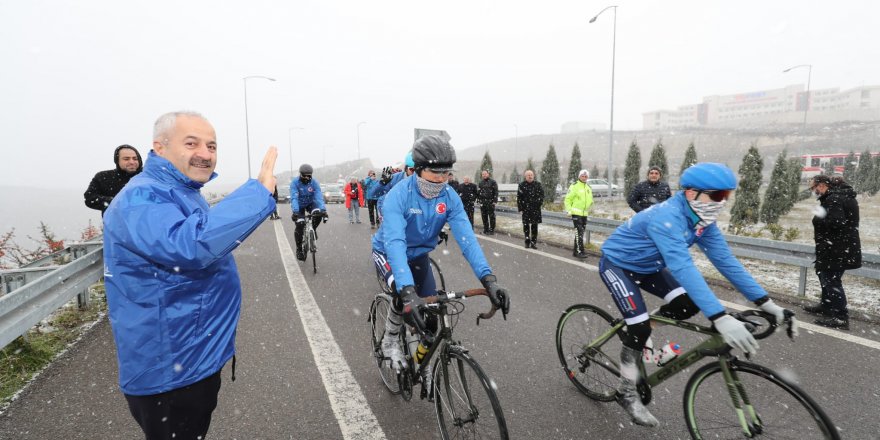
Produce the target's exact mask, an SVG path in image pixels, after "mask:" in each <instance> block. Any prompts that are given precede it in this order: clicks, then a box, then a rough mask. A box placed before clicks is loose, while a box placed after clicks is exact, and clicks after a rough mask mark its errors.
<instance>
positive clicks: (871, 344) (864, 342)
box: [477, 235, 880, 350]
mask: <svg viewBox="0 0 880 440" xmlns="http://www.w3.org/2000/svg"><path fill="white" fill-rule="evenodd" d="M477 238H479V239H480V240H486V241H491V242H492V243H497V244H500V245H504V246H508V247H511V248H514V249H518V250H521V251H525V252H532V253H535V254H540V255H541V256H542V257H547V258H552V259H554V260H558V261H562V262H565V263H568V264H571V265H573V266H577V267H580V268H584V269H587V270H591V271H593V272H597V273H598V272H599V267H598V266H593V265H592V264H587V263H582V262H580V261H575V260H571V259H568V258H565V257H560V256H558V255H553V254H548V253H546V252H541V251H539V250H535V249H528V250H527V249H525V248H522V247H520V246H518V245H515V244H513V243H510V242H506V241H504V240H499V239H497V238H491V237H486V236H485V235H477ZM719 301H721V304H722V305H724V307H728V308H731V309H736V310H749V309H752V308H754V307H749V306H744V305H740V304H736V303H732V302H729V301H724V300H719ZM798 325H799V327H800V328H801V329H803V330H809V331H811V332H814V333H821V334H823V335H826V336H831V337H832V338H837V339H840V340H843V341H847V342H852V343H853V344H859V345H861V346H863V347H868V348H873V349H875V350H880V342H877V341H874V340H871V339H867V338H862V337H859V336H855V335H851V334H849V333H844V332H842V331H838V330H834V329H830V328H827V327H822V326H820V325H816V324H811V323H809V322H804V321H800V320H799V321H798Z"/></svg>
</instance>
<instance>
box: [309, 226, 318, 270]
mask: <svg viewBox="0 0 880 440" xmlns="http://www.w3.org/2000/svg"><path fill="white" fill-rule="evenodd" d="M317 239H318V238H317V237H316V234H315V230H314V229H311V230H309V248H310V249H311V251H312V273H318V261H317V257H316V256H315V254H317V252H318V243H317Z"/></svg>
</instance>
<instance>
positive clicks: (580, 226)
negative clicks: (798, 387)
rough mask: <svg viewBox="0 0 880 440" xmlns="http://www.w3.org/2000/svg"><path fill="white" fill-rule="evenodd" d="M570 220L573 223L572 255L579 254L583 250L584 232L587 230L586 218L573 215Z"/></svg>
mask: <svg viewBox="0 0 880 440" xmlns="http://www.w3.org/2000/svg"><path fill="white" fill-rule="evenodd" d="M571 220H572V221H573V222H574V228H575V231H576V232H575V234H574V253H576V254H581V253H584V252H586V251H585V250H584V231H586V230H587V217H586V216H582V215H573V216H571Z"/></svg>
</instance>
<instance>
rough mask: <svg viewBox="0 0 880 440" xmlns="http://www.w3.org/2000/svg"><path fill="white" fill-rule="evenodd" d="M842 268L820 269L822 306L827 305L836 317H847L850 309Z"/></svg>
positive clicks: (818, 274) (818, 272) (817, 273)
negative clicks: (847, 303)
mask: <svg viewBox="0 0 880 440" xmlns="http://www.w3.org/2000/svg"><path fill="white" fill-rule="evenodd" d="M843 272H844V271H842V270H819V269H816V276H817V277H819V284H820V285H821V286H822V299H821V303H820V304H822V307H825V308H826V309H827V310H828V311H830V312H831V314H832V315H834V317H836V318H847V317H848V316H849V311H848V310H847V308H846V293H844V291H843V282H842V281H841V278H843Z"/></svg>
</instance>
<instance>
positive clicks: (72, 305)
mask: <svg viewBox="0 0 880 440" xmlns="http://www.w3.org/2000/svg"><path fill="white" fill-rule="evenodd" d="M106 310H107V304H106V301H105V300H104V285H103V284H98V285H95V286H93V287H92V288H91V289H90V303H89V307H88V308H87V309H85V310H80V309H79V307H77V305H76V300H75V299H74V300H73V301H71V302H69V303H68V304H66V305H65V306H63V307H62V308H60V309H58V311H56V312H55V313H53V314H52V315H50V316H49V317H48V318H46V319H45V320H43V321H42V322H40V323H39V324H37V325H36V326H34V327H33V328H31V329H30V330H28V332H27V333H26V334H25V335H24V336H20V337H18V338H17V339H16V340H14V341H12V342H11V343H9V345H7V346H6V347H4V348H3V349H2V350H0V410H2V409H5V408H6V406H8V405H9V403H10V402H11V401H12V399H13V398H14V397H15V396H16V394H17V393H18V392H19V391H20V390H22V389H23V388H24V387H25V386H26V385H27V384H28V383H29V382H30V381H31V380H33V378H34V377H35V376H36V375H37V374H38V373H40V372H41V371H42V370H43V369H44V368H46V366H48V365H49V364H50V363H51V362H52V361H54V360H55V358H56V357H58V356H59V355H60V354H61V353H63V352H64V350H65V349H66V348H67V347H68V346H69V345H70V344H71V343H73V342H74V341H76V340H77V338H79V337H80V336H81V335H82V334H83V333H84V332H85V331H86V330H88V329H89V328H90V327H91V326H92V324H94V323H95V322H96V321H97V320H99V319H101V318H102V317H103V316H104V315H105V313H106Z"/></svg>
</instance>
